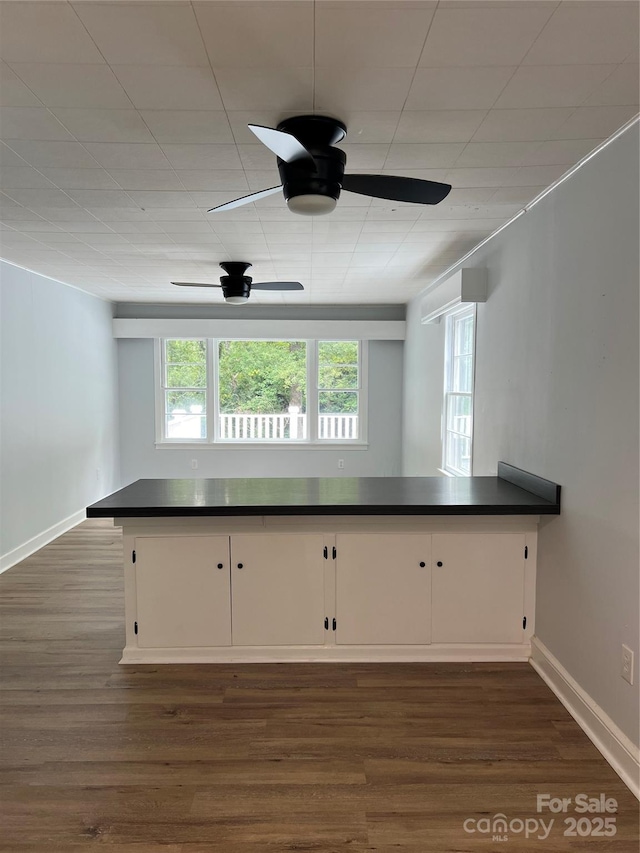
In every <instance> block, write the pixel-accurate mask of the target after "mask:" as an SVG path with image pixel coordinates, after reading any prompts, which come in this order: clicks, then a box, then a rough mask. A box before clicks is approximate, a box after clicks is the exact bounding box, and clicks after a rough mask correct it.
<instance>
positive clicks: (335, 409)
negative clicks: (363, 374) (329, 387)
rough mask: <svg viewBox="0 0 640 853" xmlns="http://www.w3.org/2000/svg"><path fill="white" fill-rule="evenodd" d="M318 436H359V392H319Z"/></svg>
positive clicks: (348, 437)
mask: <svg viewBox="0 0 640 853" xmlns="http://www.w3.org/2000/svg"><path fill="white" fill-rule="evenodd" d="M318 409H319V412H320V413H319V415H318V438H339V439H356V438H358V392H357V391H320V392H319V393H318Z"/></svg>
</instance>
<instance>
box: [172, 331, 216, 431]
mask: <svg viewBox="0 0 640 853" xmlns="http://www.w3.org/2000/svg"><path fill="white" fill-rule="evenodd" d="M162 374H163V375H162V384H163V390H164V427H165V437H166V438H167V439H170V440H182V441H185V440H186V441H197V440H201V439H206V438H207V342H206V341H204V340H166V341H164V351H163V359H162Z"/></svg>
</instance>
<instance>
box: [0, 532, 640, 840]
mask: <svg viewBox="0 0 640 853" xmlns="http://www.w3.org/2000/svg"><path fill="white" fill-rule="evenodd" d="M120 561H121V539H120V535H119V531H118V530H115V529H114V528H112V527H111V526H110V523H109V522H103V521H96V522H86V523H85V524H83V525H81V526H80V527H78V528H76V529H75V530H73V531H71V532H69V533H67V534H66V535H65V536H62V537H61V538H60V539H58V540H57V541H56V542H54V543H52V544H51V545H49V546H47V547H46V548H44V549H42V550H41V551H40V552H38V553H37V554H35V555H34V556H33V557H31V558H29V559H28V560H25V561H24V562H23V563H22V564H20V565H19V566H16V567H15V568H14V569H12V570H10V571H9V572H7V573H6V574H4V575H3V576H1V577H0V652H1V661H2V691H1V693H0V711H1V713H2V721H1V729H0V733H1V738H2V743H1V747H2V766H1V770H0V804H1V816H0V822H1V823H0V850H2V851H3V853H13V851H16V853H26V851H29V853H56V851H70V853H78V851H97V850H100V849H102V850H113V851H114V853H160V852H161V851H163V853H211V851H215V853H218V851H220V853H280V851H315V853H342V851H345V853H346V851H349V852H350V853H364V851H376V853H448V851H457V853H464V851H475V850H485V851H490V850H509V851H518V853H522V851H538V853H539V851H556V850H557V851H565V850H590V851H629V853H636V851H637V850H638V803H637V801H636V800H635V798H634V797H633V796H632V795H631V793H630V792H629V791H628V790H627V789H626V788H625V786H624V785H623V784H622V782H621V781H620V780H619V778H618V777H617V775H616V774H615V773H614V772H613V770H611V768H610V767H609V766H608V765H607V763H606V762H605V761H604V759H602V757H601V756H600V755H599V753H598V752H597V751H596V749H595V748H594V747H593V746H592V744H591V743H590V741H589V740H588V739H587V737H586V736H585V735H584V734H583V733H582V731H581V730H580V729H579V727H578V726H577V725H576V724H575V723H574V722H573V720H572V719H571V717H570V716H569V714H568V713H567V712H566V711H565V710H564V708H563V707H562V705H560V703H559V702H558V701H557V700H556V699H555V697H554V696H553V695H552V694H551V692H550V691H549V690H548V689H547V687H546V686H545V685H544V684H543V682H542V681H541V680H540V679H539V678H538V676H537V675H536V673H535V672H534V671H533V669H531V668H530V667H529V665H528V664H477V665H466V664H465V665H462V664H459V665H452V664H449V665H440V664H394V665H390V664H385V665H381V664H367V665H348V664H340V665H339V664H313V665H312V664H309V665H307V664H305V665H298V664H281V665H276V664H274V665H255V666H247V665H245V666H235V665H225V666H218V665H216V666H212V665H200V666H134V667H119V666H118V660H119V657H120V651H121V649H122V646H123V644H124V630H123V595H122V570H121V565H120ZM538 793H549V794H551V795H553V796H556V797H572V798H573V797H575V795H576V794H579V793H586V794H588V795H590V796H597V795H599V794H600V793H605V794H606V795H607V796H609V797H615V798H616V800H617V801H618V813H617V815H616V822H617V833H616V835H615V837H613V838H601V837H599V838H594V837H582V838H581V837H580V836H576V837H565V836H564V835H563V831H564V830H565V828H566V827H565V826H564V823H563V818H564V815H559V816H558V815H556V816H555V824H554V826H553V828H552V830H551V832H550V834H549V836H548V837H547V838H546V840H541V839H539V838H538V837H537V834H536V833H533V834H532V835H531V837H530V838H529V839H528V840H527V839H526V838H525V837H524V833H523V832H518V831H517V830H518V828H519V824H515V831H511V832H510V833H509V839H508V841H506V842H505V841H497V840H492V838H491V835H488V836H487V835H484V834H483V835H481V834H479V833H477V832H476V833H475V834H469V833H467V832H465V830H464V827H463V823H464V821H465V820H467V819H470V820H479V819H483V818H485V819H486V818H488V817H493V816H494V815H495V814H497V813H501V814H503V815H506V816H507V818H508V820H509V821H511V820H517V819H520V820H522V821H526V820H527V819H528V818H529V819H537V818H539V817H543V818H544V819H545V824H546V825H548V820H549V817H550V815H548V814H545V815H538V814H537V813H536V795H537V794H538ZM569 814H573V812H572V811H570V812H569ZM540 831H542V830H540Z"/></svg>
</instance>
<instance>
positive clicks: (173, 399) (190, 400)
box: [165, 391, 206, 415]
mask: <svg viewBox="0 0 640 853" xmlns="http://www.w3.org/2000/svg"><path fill="white" fill-rule="evenodd" d="M165 398H166V412H167V414H168V415H174V414H178V415H184V414H196V415H199V414H203V413H205V408H206V400H205V392H204V391H167V392H166V395H165Z"/></svg>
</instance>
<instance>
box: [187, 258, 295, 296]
mask: <svg viewBox="0 0 640 853" xmlns="http://www.w3.org/2000/svg"><path fill="white" fill-rule="evenodd" d="M220 266H221V267H222V269H223V270H224V271H225V272H226V273H227V275H222V276H220V284H204V283H201V284H199V283H197V282H193V281H172V282H171V284H175V285H177V286H178V287H221V288H222V295H223V296H224V301H225V302H228V303H229V304H230V305H244V303H245V302H247V300H248V299H249V296H250V295H251V291H252V290H304V287H303V286H302V285H301V284H300V282H299V281H257V282H255V283H254V281H253V279H252V278H251V276H250V275H245V273H246V271H247V270H248V269H249V267H250V266H251V264H249V263H247V262H246V261H224V262H223V263H221V264H220Z"/></svg>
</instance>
